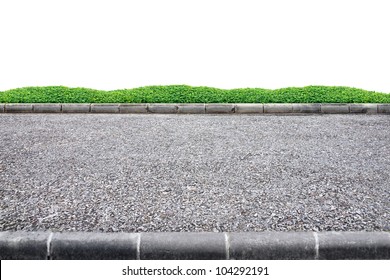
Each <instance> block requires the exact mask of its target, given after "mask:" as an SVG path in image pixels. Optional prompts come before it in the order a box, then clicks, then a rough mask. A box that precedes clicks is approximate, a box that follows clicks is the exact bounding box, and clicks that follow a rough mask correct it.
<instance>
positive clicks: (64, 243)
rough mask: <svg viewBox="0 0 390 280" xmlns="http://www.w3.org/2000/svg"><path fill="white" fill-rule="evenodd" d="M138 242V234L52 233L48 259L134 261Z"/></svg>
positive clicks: (136, 255)
mask: <svg viewBox="0 0 390 280" xmlns="http://www.w3.org/2000/svg"><path fill="white" fill-rule="evenodd" d="M138 242H139V234H138V233H87V232H85V233H84V232H70V233H54V235H53V238H52V240H51V245H50V259H53V260H72V259H73V260H135V259H137V258H138V253H137V248H138Z"/></svg>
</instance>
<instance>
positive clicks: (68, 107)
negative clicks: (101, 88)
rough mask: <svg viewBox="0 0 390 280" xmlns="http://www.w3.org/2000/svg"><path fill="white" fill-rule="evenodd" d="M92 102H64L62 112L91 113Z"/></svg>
mask: <svg viewBox="0 0 390 280" xmlns="http://www.w3.org/2000/svg"><path fill="white" fill-rule="evenodd" d="M90 112H91V104H78V103H75V104H62V113H90Z"/></svg>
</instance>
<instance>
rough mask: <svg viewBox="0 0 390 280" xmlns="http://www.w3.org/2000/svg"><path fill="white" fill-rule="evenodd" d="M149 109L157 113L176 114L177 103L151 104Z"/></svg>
mask: <svg viewBox="0 0 390 280" xmlns="http://www.w3.org/2000/svg"><path fill="white" fill-rule="evenodd" d="M148 111H149V112H150V113H156V114H176V113H177V104H163V103H161V104H149V105H148Z"/></svg>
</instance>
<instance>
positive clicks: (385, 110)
mask: <svg viewBox="0 0 390 280" xmlns="http://www.w3.org/2000/svg"><path fill="white" fill-rule="evenodd" d="M378 113H379V114H390V104H378Z"/></svg>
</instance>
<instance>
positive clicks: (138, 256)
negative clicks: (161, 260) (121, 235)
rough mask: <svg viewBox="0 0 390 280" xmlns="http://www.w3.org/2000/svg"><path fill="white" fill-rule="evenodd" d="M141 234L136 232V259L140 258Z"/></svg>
mask: <svg viewBox="0 0 390 280" xmlns="http://www.w3.org/2000/svg"><path fill="white" fill-rule="evenodd" d="M140 250H141V234H140V233H138V238H137V260H140V259H141V251H140Z"/></svg>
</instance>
